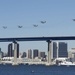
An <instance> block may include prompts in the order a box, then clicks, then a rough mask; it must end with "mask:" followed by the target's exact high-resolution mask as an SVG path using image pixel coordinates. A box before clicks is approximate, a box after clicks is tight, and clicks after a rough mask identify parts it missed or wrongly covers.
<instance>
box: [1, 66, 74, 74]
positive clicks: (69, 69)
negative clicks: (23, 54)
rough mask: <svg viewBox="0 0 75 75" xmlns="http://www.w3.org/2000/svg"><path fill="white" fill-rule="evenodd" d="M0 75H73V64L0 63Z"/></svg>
mask: <svg viewBox="0 0 75 75" xmlns="http://www.w3.org/2000/svg"><path fill="white" fill-rule="evenodd" d="M0 75H75V66H44V65H18V66H12V65H0Z"/></svg>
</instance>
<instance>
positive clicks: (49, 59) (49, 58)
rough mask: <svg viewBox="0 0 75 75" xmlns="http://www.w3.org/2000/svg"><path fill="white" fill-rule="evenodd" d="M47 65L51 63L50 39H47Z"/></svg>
mask: <svg viewBox="0 0 75 75" xmlns="http://www.w3.org/2000/svg"><path fill="white" fill-rule="evenodd" d="M47 42H48V60H47V61H48V65H52V61H51V57H52V41H50V40H48V41H47Z"/></svg>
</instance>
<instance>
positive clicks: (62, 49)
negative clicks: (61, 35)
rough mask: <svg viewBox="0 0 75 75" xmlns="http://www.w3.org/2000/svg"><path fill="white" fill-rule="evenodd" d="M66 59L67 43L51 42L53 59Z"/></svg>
mask: <svg viewBox="0 0 75 75" xmlns="http://www.w3.org/2000/svg"><path fill="white" fill-rule="evenodd" d="M59 57H68V51H67V43H65V42H53V58H59Z"/></svg>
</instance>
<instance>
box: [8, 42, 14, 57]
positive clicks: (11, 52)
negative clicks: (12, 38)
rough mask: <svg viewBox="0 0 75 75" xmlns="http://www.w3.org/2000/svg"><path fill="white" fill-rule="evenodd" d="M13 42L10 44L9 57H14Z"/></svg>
mask: <svg viewBox="0 0 75 75" xmlns="http://www.w3.org/2000/svg"><path fill="white" fill-rule="evenodd" d="M12 50H13V44H12V43H10V44H9V45H8V57H13V51H12Z"/></svg>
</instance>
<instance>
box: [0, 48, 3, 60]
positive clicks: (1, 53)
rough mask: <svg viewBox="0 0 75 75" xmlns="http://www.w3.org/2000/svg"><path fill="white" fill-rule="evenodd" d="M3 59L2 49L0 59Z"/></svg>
mask: <svg viewBox="0 0 75 75" xmlns="http://www.w3.org/2000/svg"><path fill="white" fill-rule="evenodd" d="M2 57H3V52H2V51H1V48H0V59H1V58H2Z"/></svg>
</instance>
